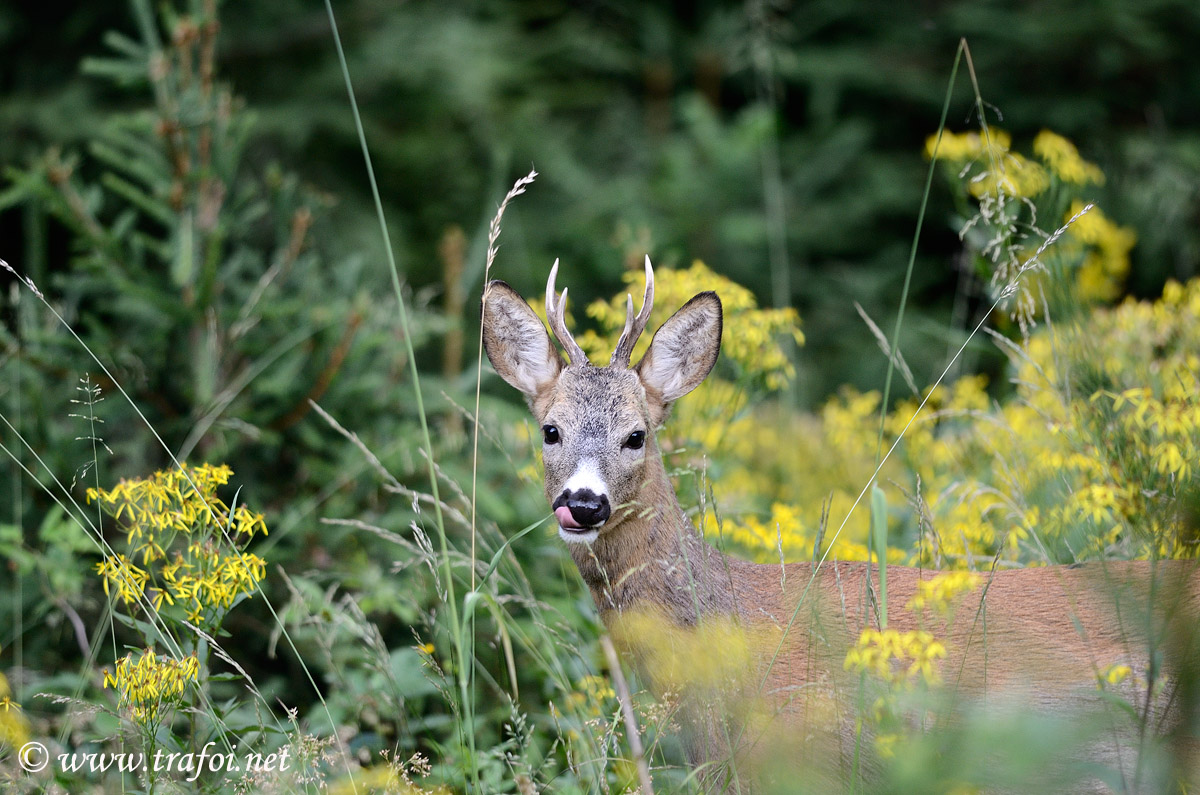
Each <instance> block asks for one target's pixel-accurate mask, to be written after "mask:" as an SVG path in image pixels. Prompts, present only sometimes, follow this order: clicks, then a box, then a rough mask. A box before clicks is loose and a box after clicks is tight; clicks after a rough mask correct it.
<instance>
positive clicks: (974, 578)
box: [906, 571, 983, 616]
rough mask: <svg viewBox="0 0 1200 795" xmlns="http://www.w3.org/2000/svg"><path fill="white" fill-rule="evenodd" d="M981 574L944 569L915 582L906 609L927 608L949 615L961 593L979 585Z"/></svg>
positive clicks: (916, 610) (981, 578)
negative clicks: (915, 585)
mask: <svg viewBox="0 0 1200 795" xmlns="http://www.w3.org/2000/svg"><path fill="white" fill-rule="evenodd" d="M982 581H983V576H982V575H980V574H978V573H977V572H973V571H945V572H942V573H940V574H937V575H934V576H933V577H931V578H929V579H928V580H920V581H919V582H918V583H917V592H916V593H915V594H913V597H912V598H911V599H909V600H908V604H907V605H906V609H908V610H910V611H912V612H914V613H915V612H918V611H922V610H925V609H929V610H930V611H932V612H935V613H937V614H938V615H941V616H949V615H950V614H951V613H952V612H953V611H954V607H955V605H956V604H957V602H958V598H959V597H960V596H962V595H963V594H966V593H970V592H971V591H974V590H975V589H976V588H978V587H979V583H980V582H982Z"/></svg>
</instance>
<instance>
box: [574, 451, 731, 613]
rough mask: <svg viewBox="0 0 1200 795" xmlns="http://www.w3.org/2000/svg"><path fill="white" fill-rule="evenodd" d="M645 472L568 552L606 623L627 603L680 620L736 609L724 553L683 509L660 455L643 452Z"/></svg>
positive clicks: (632, 608)
mask: <svg viewBox="0 0 1200 795" xmlns="http://www.w3.org/2000/svg"><path fill="white" fill-rule="evenodd" d="M646 468H647V469H646V478H645V480H644V482H643V484H642V488H641V489H640V491H639V493H638V498H637V500H636V502H635V503H634V504H633V505H630V506H628V507H627V508H626V509H625V510H624V511H623V512H622V515H620V516H618V517H616V518H618V520H619V521H618V523H617V524H616V525H614V526H612V527H610V528H608V529H606V530H605V531H604V532H603V533H601V534H600V536H599V537H598V538H597V539H596V540H595V541H594V542H593V543H592V544H590V545H585V544H573V545H571V547H570V551H571V557H572V558H574V560H575V564H576V565H577V566H578V567H579V573H580V574H581V575H582V576H583V580H584V582H586V583H587V586H588V588H589V589H590V590H591V592H592V598H593V599H594V600H595V602H596V606H597V607H598V608H599V609H600V614H601V617H602V618H604V620H605V623H609V622H610V621H611V620H612V619H613V618H615V617H617V616H619V615H620V614H622V613H625V612H629V611H650V612H655V613H659V614H662V615H664V616H665V617H666V618H668V619H669V620H671V621H672V622H673V623H675V624H677V625H680V626H691V625H693V624H695V623H696V621H697V618H699V617H711V616H718V615H724V616H732V615H734V614H735V612H736V608H735V603H734V599H733V589H732V585H731V581H730V575H729V570H728V567H729V561H728V560H727V559H726V558H725V557H724V556H723V555H722V554H721V553H720V552H718V551H717V550H715V549H713V548H712V547H710V546H709V545H708V544H707V543H705V541H704V539H703V538H702V537H701V535H700V534H699V533H698V532H697V531H696V529H695V528H694V527H693V526H692V523H691V522H690V521H689V520H688V518H687V516H686V515H684V512H683V509H682V508H681V507H680V506H679V501H678V500H677V499H676V497H675V491H674V489H673V488H672V486H671V482H670V480H669V479H668V478H667V473H666V470H665V468H664V466H663V461H662V457H661V455H648V456H647V457H646Z"/></svg>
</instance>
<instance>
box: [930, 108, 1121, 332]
mask: <svg viewBox="0 0 1200 795" xmlns="http://www.w3.org/2000/svg"><path fill="white" fill-rule="evenodd" d="M987 133H988V134H987V136H986V137H985V136H982V135H981V134H980V133H978V132H969V133H961V134H956V133H949V132H948V133H945V134H943V136H942V139H941V142H940V144H936V142H937V136H930V137H929V139H928V140H927V141H926V144H925V153H926V155H927V156H930V157H932V156H933V154H934V149H935V144H936V149H937V155H938V157H939V158H940V159H942V160H943V161H945V162H947V163H948V164H950V165H951V166H952V167H953V169H954V174H955V176H954V180H955V183H956V184H961V185H964V186H965V190H966V193H967V194H968V195H970V196H971V197H973V199H974V200H975V201H976V202H977V203H978V211H979V215H978V217H977V218H976V219H974V220H972V221H971V222H969V223H968V224H967V226H966V227H965V228H964V230H963V231H964V239H966V240H967V241H968V243H969V244H970V245H973V246H975V247H977V248H979V252H978V253H979V254H980V255H981V256H982V258H983V259H984V260H985V261H986V262H987V263H988V265H989V267H990V268H993V269H994V273H993V277H994V278H993V283H994V284H996V285H997V286H1001V287H1003V286H1005V285H1007V284H1008V283H1009V282H1013V281H1015V280H1016V278H1017V274H1018V273H1019V272H1021V271H1022V268H1023V266H1024V265H1025V264H1026V263H1028V262H1030V261H1031V260H1032V259H1033V258H1034V255H1035V250H1036V249H1037V248H1039V247H1040V245H1041V240H1040V239H1038V240H1037V241H1036V243H1033V244H1031V243H1030V241H1029V240H1028V239H1026V238H1027V236H1026V235H1024V233H1022V232H1020V231H1019V230H1020V229H1023V228H1035V227H1036V226H1037V221H1038V216H1039V211H1041V210H1043V209H1044V208H1042V207H1040V206H1039V204H1038V203H1035V202H1034V199H1038V198H1039V197H1041V196H1042V194H1044V193H1046V191H1047V189H1048V188H1050V187H1051V186H1052V185H1056V186H1058V187H1060V188H1061V190H1059V191H1053V192H1051V193H1050V194H1049V198H1048V199H1047V200H1046V201H1042V202H1041V203H1042V204H1046V205H1048V206H1049V207H1050V209H1051V211H1052V212H1053V213H1054V214H1057V213H1058V212H1059V211H1060V210H1061V209H1062V207H1063V206H1064V205H1063V204H1062V203H1061V202H1062V201H1064V199H1063V198H1060V197H1062V196H1065V197H1066V198H1071V199H1072V200H1071V202H1070V206H1069V209H1068V210H1067V211H1066V212H1065V213H1064V214H1063V215H1062V216H1061V218H1062V222H1063V223H1064V224H1065V223H1066V222H1067V221H1070V220H1071V219H1075V220H1074V222H1073V223H1071V224H1070V225H1069V227H1068V229H1067V232H1066V235H1065V236H1064V238H1063V239H1061V240H1059V241H1058V242H1057V243H1055V244H1054V245H1053V246H1052V247H1051V248H1050V249H1048V250H1047V251H1043V252H1041V253H1040V254H1038V255H1037V260H1038V262H1040V263H1041V264H1042V266H1043V267H1042V268H1040V269H1039V270H1040V271H1042V272H1034V273H1029V274H1024V275H1023V277H1022V279H1021V281H1023V282H1024V283H1023V284H1019V285H1017V286H1018V287H1019V288H1020V289H1019V290H1018V292H1017V299H1016V301H1015V306H1016V310H1015V314H1016V315H1017V316H1018V319H1019V320H1020V321H1021V322H1022V328H1025V327H1026V326H1027V325H1028V324H1029V322H1030V321H1031V320H1032V317H1033V315H1035V314H1036V313H1037V312H1038V311H1040V308H1039V307H1038V303H1039V302H1038V301H1037V300H1035V298H1034V296H1035V295H1037V294H1038V292H1039V291H1038V287H1039V286H1043V283H1044V281H1045V279H1046V274H1045V266H1046V265H1047V264H1053V265H1054V266H1055V267H1061V268H1063V269H1064V270H1067V271H1073V272H1074V277H1073V278H1072V279H1071V280H1070V281H1069V282H1068V283H1069V284H1071V285H1072V286H1073V288H1074V289H1073V294H1074V295H1075V296H1076V298H1078V299H1080V300H1083V301H1084V302H1095V301H1100V302H1104V301H1112V300H1114V299H1115V298H1116V297H1117V296H1118V295H1119V294H1120V292H1121V289H1122V286H1123V285H1124V283H1125V278H1126V276H1127V275H1128V273H1129V252H1130V250H1131V249H1132V248H1133V245H1134V243H1135V242H1136V236H1135V235H1134V233H1133V230H1131V229H1129V228H1128V227H1122V226H1118V225H1117V224H1114V223H1113V222H1112V221H1111V220H1109V219H1108V218H1107V217H1105V215H1104V214H1103V213H1102V212H1101V211H1100V208H1098V207H1096V206H1094V204H1093V206H1092V208H1091V209H1090V210H1089V211H1088V212H1086V213H1083V214H1081V212H1082V210H1083V209H1084V207H1086V206H1087V204H1088V203H1089V202H1086V201H1084V199H1085V198H1087V197H1085V196H1084V195H1082V194H1083V190H1084V189H1085V188H1086V187H1087V186H1089V185H1099V184H1103V182H1104V173H1103V172H1102V171H1101V170H1100V168H1099V167H1098V166H1097V165H1096V164H1095V163H1090V162H1088V161H1087V160H1084V159H1083V158H1082V157H1080V155H1079V150H1078V149H1076V147H1075V144H1073V143H1071V141H1069V140H1067V139H1066V138H1064V137H1062V136H1061V135H1058V134H1057V133H1053V132H1051V131H1049V130H1042V131H1041V132H1039V133H1038V134H1037V136H1036V137H1035V138H1034V140H1033V153H1034V155H1035V157H1036V160H1030V159H1029V158H1026V157H1024V156H1023V155H1021V154H1019V153H1017V152H1014V151H1012V149H1011V147H1012V137H1011V136H1010V135H1009V134H1008V133H1006V132H1004V131H1003V130H997V129H995V128H991V127H989V128H988V130H987ZM1072 197H1073V198H1072ZM1009 199H1020V201H1015V202H1014V201H1009ZM1039 201H1040V200H1039ZM1077 216H1078V217H1077ZM976 226H981V227H985V228H986V230H987V231H986V233H984V234H982V235H980V236H978V237H976V238H971V237H969V236H966V235H965V232H966V230H967V229H970V228H974V227H976ZM1051 231H1053V230H1051ZM1046 234H1047V233H1042V237H1045V236H1046Z"/></svg>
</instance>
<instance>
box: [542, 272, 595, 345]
mask: <svg viewBox="0 0 1200 795" xmlns="http://www.w3.org/2000/svg"><path fill="white" fill-rule="evenodd" d="M557 275H558V260H554V267H552V268H551V269H550V278H549V279H548V280H546V319H547V320H549V321H550V331H551V332H552V333H553V334H554V339H556V340H558V344H559V345H561V346H563V350H565V351H566V352H567V357H568V358H569V359H570V360H571V364H591V362H589V361H588V357H587V354H586V353H584V352H583V348H580V347H579V343H578V342H576V341H575V338H574V337H572V336H571V332H569V331H567V323H566V318H565V315H566V310H567V291H566V288H563V291H562V297H561V298H559V297H558V293H557V292H556V291H555V289H554V277H556V276H557Z"/></svg>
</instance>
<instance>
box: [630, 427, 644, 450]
mask: <svg viewBox="0 0 1200 795" xmlns="http://www.w3.org/2000/svg"><path fill="white" fill-rule="evenodd" d="M645 443H646V432H645V431H634V432H633V433H631V434H629V438H628V439H626V440H625V447H628V448H629V449H630V450H641V449H642V445H644V444H645Z"/></svg>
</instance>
